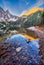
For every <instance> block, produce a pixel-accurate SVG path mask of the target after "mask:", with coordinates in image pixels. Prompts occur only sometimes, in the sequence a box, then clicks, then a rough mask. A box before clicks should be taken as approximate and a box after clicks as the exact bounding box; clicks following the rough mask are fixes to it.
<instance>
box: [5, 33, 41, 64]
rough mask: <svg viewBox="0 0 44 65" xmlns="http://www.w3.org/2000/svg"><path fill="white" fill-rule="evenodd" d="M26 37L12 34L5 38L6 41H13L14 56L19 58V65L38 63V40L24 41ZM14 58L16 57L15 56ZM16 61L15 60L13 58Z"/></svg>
mask: <svg viewBox="0 0 44 65" xmlns="http://www.w3.org/2000/svg"><path fill="white" fill-rule="evenodd" d="M26 40H27V38H25V37H24V36H22V35H20V34H19V35H14V36H12V37H11V38H7V40H6V41H5V42H6V43H14V44H13V47H14V48H15V50H14V51H15V53H16V57H18V59H19V63H21V65H39V63H40V56H39V44H38V43H39V40H35V41H30V42H29V43H27V42H26ZM15 59H16V58H15ZM15 61H16V62H18V61H17V60H15Z"/></svg>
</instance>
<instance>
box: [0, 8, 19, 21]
mask: <svg viewBox="0 0 44 65" xmlns="http://www.w3.org/2000/svg"><path fill="white" fill-rule="evenodd" d="M17 19H18V16H15V15H12V14H11V13H10V12H9V10H6V11H4V10H3V8H1V7H0V21H6V20H7V21H15V20H17Z"/></svg>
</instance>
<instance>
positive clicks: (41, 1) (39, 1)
mask: <svg viewBox="0 0 44 65" xmlns="http://www.w3.org/2000/svg"><path fill="white" fill-rule="evenodd" d="M43 4H44V1H43V0H37V2H36V3H35V4H34V5H32V6H31V7H30V8H33V7H34V8H35V7H39V6H41V5H43Z"/></svg>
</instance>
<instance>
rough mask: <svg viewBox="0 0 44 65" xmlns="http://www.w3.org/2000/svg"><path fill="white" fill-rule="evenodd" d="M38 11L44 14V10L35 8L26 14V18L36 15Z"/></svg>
mask: <svg viewBox="0 0 44 65" xmlns="http://www.w3.org/2000/svg"><path fill="white" fill-rule="evenodd" d="M37 11H41V12H44V9H43V8H33V9H31V10H29V11H27V12H25V13H24V15H25V16H29V15H31V14H34V13H35V12H37Z"/></svg>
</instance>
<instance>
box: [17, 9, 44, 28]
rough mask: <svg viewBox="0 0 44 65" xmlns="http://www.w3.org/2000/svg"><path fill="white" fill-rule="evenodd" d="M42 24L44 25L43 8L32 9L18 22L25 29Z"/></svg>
mask: <svg viewBox="0 0 44 65" xmlns="http://www.w3.org/2000/svg"><path fill="white" fill-rule="evenodd" d="M42 23H44V10H43V9H42V8H34V9H31V10H30V11H29V12H27V13H25V15H23V16H22V17H20V18H19V19H18V20H17V21H16V24H20V25H21V26H22V27H24V28H27V27H30V26H36V25H40V24H42Z"/></svg>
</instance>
